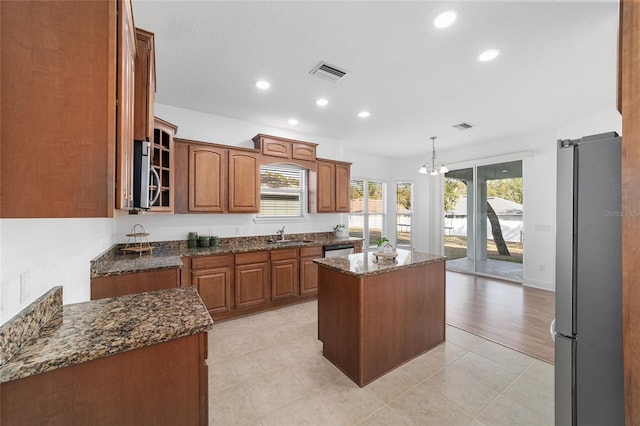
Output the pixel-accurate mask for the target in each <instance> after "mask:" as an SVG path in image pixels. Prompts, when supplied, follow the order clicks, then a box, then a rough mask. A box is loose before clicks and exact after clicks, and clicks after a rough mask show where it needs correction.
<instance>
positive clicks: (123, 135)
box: [116, 1, 137, 209]
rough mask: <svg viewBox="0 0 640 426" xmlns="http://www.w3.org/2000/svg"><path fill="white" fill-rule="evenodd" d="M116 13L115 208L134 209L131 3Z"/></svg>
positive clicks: (133, 99) (133, 66) (124, 2)
mask: <svg viewBox="0 0 640 426" xmlns="http://www.w3.org/2000/svg"><path fill="white" fill-rule="evenodd" d="M122 6H123V7H124V10H122V11H121V12H119V13H118V19H119V22H118V24H119V28H118V31H119V34H120V36H121V37H122V38H119V40H118V43H119V49H118V51H119V52H118V55H119V57H118V109H117V114H118V119H117V130H116V131H117V133H118V136H117V146H116V155H117V158H116V174H117V177H116V179H117V181H116V208H117V209H128V208H131V207H133V140H134V131H133V130H134V109H135V67H136V51H137V48H136V41H135V28H134V27H133V15H132V11H131V7H130V2H127V1H123V2H122Z"/></svg>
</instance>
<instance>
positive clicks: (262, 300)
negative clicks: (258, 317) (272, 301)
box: [234, 251, 270, 309]
mask: <svg viewBox="0 0 640 426" xmlns="http://www.w3.org/2000/svg"><path fill="white" fill-rule="evenodd" d="M235 257H236V259H235V260H236V267H235V277H234V278H235V282H234V287H235V307H236V309H242V308H249V307H252V306H256V305H263V304H266V303H268V302H269V293H270V285H269V252H268V251H259V252H250V253H237V254H236V256H235Z"/></svg>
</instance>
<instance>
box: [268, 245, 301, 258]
mask: <svg viewBox="0 0 640 426" xmlns="http://www.w3.org/2000/svg"><path fill="white" fill-rule="evenodd" d="M297 257H298V249H297V248H290V249H283V250H271V260H283V259H295V258H297Z"/></svg>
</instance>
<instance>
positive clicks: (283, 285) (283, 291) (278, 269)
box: [271, 248, 299, 300]
mask: <svg viewBox="0 0 640 426" xmlns="http://www.w3.org/2000/svg"><path fill="white" fill-rule="evenodd" d="M298 280H299V277H298V249H297V248H292V249H282V250H272V251H271V300H280V299H288V298H291V297H296V296H297V295H298V286H299V284H298Z"/></svg>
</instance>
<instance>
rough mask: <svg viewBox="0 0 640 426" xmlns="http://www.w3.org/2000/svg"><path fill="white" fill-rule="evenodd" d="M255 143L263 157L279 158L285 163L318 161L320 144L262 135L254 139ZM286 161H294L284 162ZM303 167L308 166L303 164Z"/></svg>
mask: <svg viewBox="0 0 640 426" xmlns="http://www.w3.org/2000/svg"><path fill="white" fill-rule="evenodd" d="M253 143H254V146H255V148H256V149H259V150H260V152H261V153H262V155H265V156H269V157H277V158H279V159H280V160H282V162H284V163H287V162H291V163H294V164H300V163H298V161H302V162H305V161H310V162H313V161H316V147H317V146H318V144H315V143H310V142H302V141H297V140H294V139H285V138H280V137H276V136H269V135H263V134H262V133H260V134H258V135H256V136H254V137H253ZM285 159H286V160H294V161H284V160H285ZM295 160H298V161H295ZM276 161H278V160H276ZM301 165H305V166H308V165H306V164H305V163H301Z"/></svg>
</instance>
